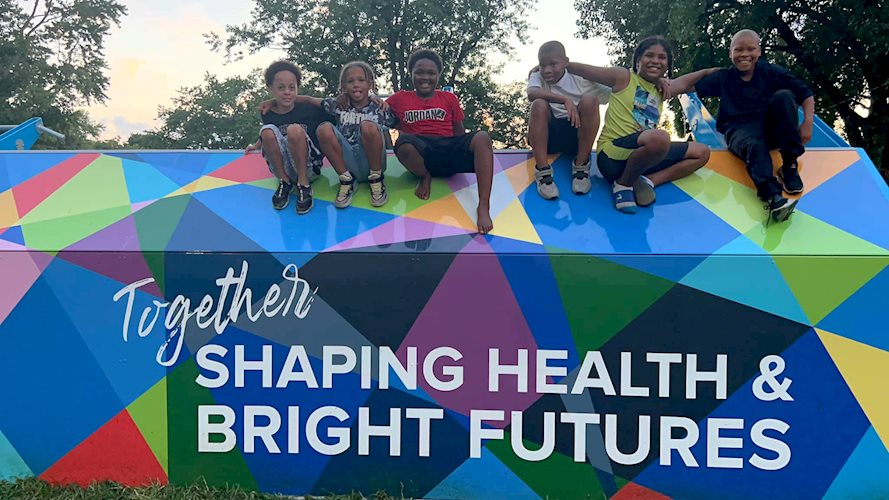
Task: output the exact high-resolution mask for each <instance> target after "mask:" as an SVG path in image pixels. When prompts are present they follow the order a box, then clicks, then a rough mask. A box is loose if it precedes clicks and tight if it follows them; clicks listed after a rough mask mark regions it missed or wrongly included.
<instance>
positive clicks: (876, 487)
mask: <svg viewBox="0 0 889 500" xmlns="http://www.w3.org/2000/svg"><path fill="white" fill-rule="evenodd" d="M887 471H889V450H887V448H886V445H884V444H883V442H882V441H881V440H880V436H879V435H877V431H876V430H874V428H873V427H871V428H870V429H868V430H867V432H865V433H864V437H862V438H861V442H859V443H858V446H857V447H856V448H855V451H853V452H852V455H850V456H849V458H848V459H847V460H846V463H845V465H843V468H842V469H840V472H839V473H838V474H837V476H836V477H835V478H834V480H833V483H831V485H830V488H829V489H828V490H827V493H825V494H824V498H883V497H885V495H886V492H889V473H887Z"/></svg>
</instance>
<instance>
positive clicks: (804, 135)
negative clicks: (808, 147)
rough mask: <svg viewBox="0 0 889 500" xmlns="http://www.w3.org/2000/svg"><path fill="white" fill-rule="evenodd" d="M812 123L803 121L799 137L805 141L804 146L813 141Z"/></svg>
mask: <svg viewBox="0 0 889 500" xmlns="http://www.w3.org/2000/svg"><path fill="white" fill-rule="evenodd" d="M812 125H813V124H812V122H809V121H805V120H803V123H802V125H800V126H799V136H800V139H802V140H803V144H808V143H809V141H811V140H812Z"/></svg>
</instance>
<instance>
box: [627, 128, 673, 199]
mask: <svg viewBox="0 0 889 500" xmlns="http://www.w3.org/2000/svg"><path fill="white" fill-rule="evenodd" d="M636 142H637V144H638V145H639V147H638V148H636V149H635V150H634V151H633V152H632V153H631V154H630V157H629V158H627V166H626V168H624V171H623V173H622V174H621V176H620V177H619V178H618V179H617V181H616V182H617V183H618V184H620V185H621V186H624V187H631V186H632V185H633V183H634V182H636V179H638V178H639V176H640V175H642V174H644V173H645V171H646V170H648V169H649V168H651V167H653V166H655V165H657V164H658V163H660V162H661V161H662V160H663V159H664V158H666V157H667V153H669V152H670V136H669V135H668V134H667V133H666V132H664V131H663V130H658V129H650V130H646V131H645V132H642V133H641V134H639V137H638V139H637V140H636Z"/></svg>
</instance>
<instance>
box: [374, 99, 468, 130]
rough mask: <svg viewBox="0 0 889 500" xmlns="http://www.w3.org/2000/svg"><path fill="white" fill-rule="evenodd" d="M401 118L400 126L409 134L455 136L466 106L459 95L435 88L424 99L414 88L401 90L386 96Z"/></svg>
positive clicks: (399, 120) (399, 119) (396, 114)
mask: <svg viewBox="0 0 889 500" xmlns="http://www.w3.org/2000/svg"><path fill="white" fill-rule="evenodd" d="M386 102H388V103H389V107H390V108H392V112H393V113H395V116H396V117H397V118H398V125H397V126H396V127H397V128H398V130H400V131H402V132H404V133H406V134H417V135H435V136H441V137H452V136H453V135H454V123H456V122H461V121H463V109H461V108H460V102H459V101H458V100H457V96H455V95H454V94H452V93H450V92H444V91H441V90H436V91H435V95H433V96H432V97H430V98H428V99H421V98H420V96H418V95H417V93H416V92H414V91H412V90H400V91H398V92H396V93H395V94H393V95H392V97H390V98H388V99H386Z"/></svg>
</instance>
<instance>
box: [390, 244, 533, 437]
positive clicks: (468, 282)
mask: <svg viewBox="0 0 889 500" xmlns="http://www.w3.org/2000/svg"><path fill="white" fill-rule="evenodd" d="M486 244H487V243H483V242H482V243H479V242H474V243H473V245H486ZM488 252H489V253H490V255H479V254H465V253H461V254H459V255H457V257H456V258H455V259H454V261H453V263H452V264H451V266H450V267H449V268H448V271H447V273H445V275H444V277H443V278H442V279H441V281H440V283H439V285H438V287H437V288H436V290H435V292H433V294H432V296H431V297H430V298H429V300H428V301H427V303H426V306H425V307H424V308H423V312H422V313H420V315H419V316H418V317H417V319H416V321H415V322H414V324H413V326H412V327H411V329H410V331H409V332H408V334H407V336H406V337H405V338H404V340H403V341H402V342H401V344H400V346H399V348H398V352H399V356H401V355H403V354H405V353H406V349H407V348H408V347H416V348H417V358H418V359H425V357H426V355H427V354H428V353H429V352H430V351H431V350H432V349H435V348H438V347H441V346H442V345H446V346H449V347H452V348H454V349H456V350H457V351H458V352H459V353H460V354H461V355H462V356H463V357H462V359H460V360H459V362H453V361H449V360H447V358H444V359H443V360H441V361H439V362H438V363H436V371H435V373H436V375H438V376H439V377H440V378H441V380H446V378H447V377H443V376H442V375H441V374H442V365H450V364H452V363H455V364H458V365H460V366H462V367H463V370H464V373H465V374H467V375H465V376H466V377H467V379H468V378H469V377H481V379H482V380H486V379H487V377H485V375H484V374H486V373H488V351H489V349H498V350H499V360H500V361H499V362H500V364H501V365H506V364H511V365H515V364H516V363H517V358H518V355H519V354H518V351H519V349H527V350H528V353H527V355H528V360H529V363H528V370H527V372H528V373H527V374H526V377H522V378H527V380H526V382H528V384H529V388H531V390H529V391H528V392H524V393H520V392H518V391H517V385H516V384H517V377H516V376H503V377H501V378H500V385H499V389H498V390H496V391H489V388H488V387H487V384H465V385H462V386H460V387H459V388H457V389H455V390H453V391H439V390H436V389H435V388H433V387H432V386H430V385H428V383H427V382H425V381H421V382H420V384H421V385H422V386H423V387H422V388H423V390H424V391H426V393H427V394H429V395H430V396H431V397H432V398H433V399H434V400H435V401H436V402H438V404H440V405H441V406H442V407H444V408H448V409H451V410H453V411H455V412H457V413H460V414H463V415H468V414H469V411H470V410H471V409H473V408H488V407H491V408H502V409H504V410H507V411H506V415H507V420H505V421H503V422H491V425H494V426H497V427H505V426H507V425H509V421H508V415H509V411H510V410H518V411H522V410H524V409H526V408H528V407H529V406H531V405H532V404H533V403H534V401H536V400H537V399H538V397H539V395H538V394H536V393H535V392H534V391H533V384H534V377H535V376H536V370H535V369H534V367H533V365H534V363H533V362H532V361H533V360H534V356H535V352H536V349H537V344H536V342H535V340H534V337H533V336H532V335H531V331H530V330H529V328H528V325H527V323H526V322H525V319H524V316H523V315H522V312H521V309H520V308H519V305H518V303H517V302H516V299H515V296H514V295H513V293H512V289H511V288H510V286H509V282H508V281H507V279H506V275H505V274H504V273H503V269H502V268H501V267H500V263H499V261H498V259H497V256H496V255H494V254H493V252H492V251H491V250H490V249H488ZM469 374H472V375H469Z"/></svg>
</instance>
